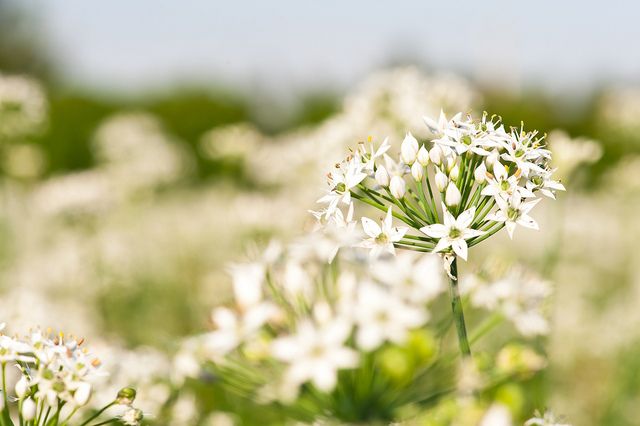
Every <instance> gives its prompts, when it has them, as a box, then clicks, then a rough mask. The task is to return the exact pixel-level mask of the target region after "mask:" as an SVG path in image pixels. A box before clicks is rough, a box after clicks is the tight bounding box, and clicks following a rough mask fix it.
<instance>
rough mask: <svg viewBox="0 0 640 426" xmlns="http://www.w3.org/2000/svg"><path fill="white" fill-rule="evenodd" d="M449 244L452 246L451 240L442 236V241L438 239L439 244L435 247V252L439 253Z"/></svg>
mask: <svg viewBox="0 0 640 426" xmlns="http://www.w3.org/2000/svg"><path fill="white" fill-rule="evenodd" d="M449 246H451V241H450V240H449V239H448V238H441V239H440V241H438V244H436V246H435V247H434V248H433V252H434V253H438V252H440V251H442V250H444V249H446V248H448V247H449Z"/></svg>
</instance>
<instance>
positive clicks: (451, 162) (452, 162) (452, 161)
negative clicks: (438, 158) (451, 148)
mask: <svg viewBox="0 0 640 426" xmlns="http://www.w3.org/2000/svg"><path fill="white" fill-rule="evenodd" d="M443 162H444V163H446V166H447V172H451V170H452V169H453V168H454V167H455V166H456V165H457V164H458V156H457V155H456V154H455V153H454V152H452V153H451V155H447V156H446V157H445V158H444V160H443Z"/></svg>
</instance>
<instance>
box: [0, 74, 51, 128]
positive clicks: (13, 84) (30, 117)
mask: <svg viewBox="0 0 640 426" xmlns="http://www.w3.org/2000/svg"><path fill="white" fill-rule="evenodd" d="M47 110H48V103H47V99H46V96H45V94H44V91H43V89H42V87H41V86H40V84H39V83H38V82H37V81H35V80H33V79H31V78H29V77H25V76H20V75H3V74H0V140H2V139H3V138H7V139H11V140H13V139H18V138H21V137H25V136H29V135H32V134H35V133H39V132H41V131H42V130H43V129H44V127H45V126H46V122H47Z"/></svg>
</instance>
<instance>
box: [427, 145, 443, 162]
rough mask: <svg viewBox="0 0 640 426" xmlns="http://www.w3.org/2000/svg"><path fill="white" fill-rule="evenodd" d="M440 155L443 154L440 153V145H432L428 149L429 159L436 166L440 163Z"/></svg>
mask: <svg viewBox="0 0 640 426" xmlns="http://www.w3.org/2000/svg"><path fill="white" fill-rule="evenodd" d="M442 156H443V153H442V149H441V148H440V145H434V146H433V147H432V148H431V150H429V159H430V160H431V162H432V163H433V164H435V165H436V166H439V165H440V164H442Z"/></svg>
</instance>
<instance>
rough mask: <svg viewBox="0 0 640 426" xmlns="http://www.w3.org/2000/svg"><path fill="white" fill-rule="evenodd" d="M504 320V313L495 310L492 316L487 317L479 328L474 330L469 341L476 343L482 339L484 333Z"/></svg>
mask: <svg viewBox="0 0 640 426" xmlns="http://www.w3.org/2000/svg"><path fill="white" fill-rule="evenodd" d="M502 320H503V318H502V315H501V314H500V313H498V312H494V313H493V314H492V315H491V316H489V317H488V318H486V319H485V320H484V321H483V322H482V324H480V325H479V326H478V328H476V329H475V330H473V332H472V333H471V337H470V338H469V343H475V342H477V341H478V340H480V339H481V338H482V337H483V336H484V335H486V334H487V333H488V332H490V331H491V330H493V329H494V328H495V327H496V326H497V325H498V324H500V323H501V322H502Z"/></svg>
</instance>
